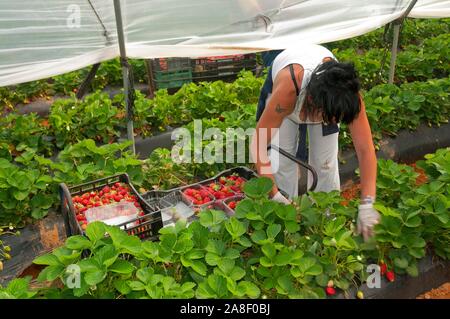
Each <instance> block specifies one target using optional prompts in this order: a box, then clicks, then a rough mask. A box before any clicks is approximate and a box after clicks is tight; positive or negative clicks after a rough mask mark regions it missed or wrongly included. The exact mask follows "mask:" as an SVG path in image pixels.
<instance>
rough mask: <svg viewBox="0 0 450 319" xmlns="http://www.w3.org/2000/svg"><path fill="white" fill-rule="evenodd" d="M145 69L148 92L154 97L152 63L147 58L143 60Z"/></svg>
mask: <svg viewBox="0 0 450 319" xmlns="http://www.w3.org/2000/svg"><path fill="white" fill-rule="evenodd" d="M144 64H145V70H146V71H147V78H148V94H149V97H150V98H151V99H153V98H154V97H155V83H154V81H153V65H152V61H151V60H149V59H145V60H144Z"/></svg>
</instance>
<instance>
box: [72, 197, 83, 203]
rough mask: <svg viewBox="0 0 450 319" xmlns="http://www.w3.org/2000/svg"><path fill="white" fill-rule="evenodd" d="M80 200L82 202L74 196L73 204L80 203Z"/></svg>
mask: <svg viewBox="0 0 450 319" xmlns="http://www.w3.org/2000/svg"><path fill="white" fill-rule="evenodd" d="M81 200H82V199H81V198H80V196H74V197H73V202H74V203H80V202H81Z"/></svg>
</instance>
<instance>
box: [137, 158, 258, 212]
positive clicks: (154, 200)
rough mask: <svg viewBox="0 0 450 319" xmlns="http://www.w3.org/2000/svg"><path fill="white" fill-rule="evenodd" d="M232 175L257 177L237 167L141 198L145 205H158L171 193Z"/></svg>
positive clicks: (253, 173) (152, 192)
mask: <svg viewBox="0 0 450 319" xmlns="http://www.w3.org/2000/svg"><path fill="white" fill-rule="evenodd" d="M234 173H237V174H238V175H239V176H241V177H242V178H244V179H246V180H250V179H251V178H255V177H258V174H257V173H256V172H254V171H253V170H251V169H249V168H248V167H245V166H238V167H234V168H230V169H227V170H224V171H222V172H220V173H219V174H217V175H216V176H214V177H211V178H208V179H206V180H203V181H201V182H199V183H193V184H190V185H186V186H180V187H177V188H173V189H170V190H166V191H157V190H153V191H149V192H147V193H144V194H142V195H141V196H142V198H143V199H144V200H145V201H146V202H147V203H149V204H152V205H158V204H157V203H158V201H160V199H161V198H163V197H164V196H167V195H169V194H170V193H172V192H175V191H183V190H184V189H186V188H195V187H201V186H203V185H208V184H209V183H211V182H214V181H217V180H219V179H220V177H222V176H225V177H226V176H230V175H232V174H234ZM237 196H238V195H237ZM204 205H207V204H204ZM200 206H201V205H200Z"/></svg>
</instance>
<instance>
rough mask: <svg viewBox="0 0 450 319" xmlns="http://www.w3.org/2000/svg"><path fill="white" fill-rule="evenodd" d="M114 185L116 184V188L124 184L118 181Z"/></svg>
mask: <svg viewBox="0 0 450 319" xmlns="http://www.w3.org/2000/svg"><path fill="white" fill-rule="evenodd" d="M114 186H116V188H119V187H121V186H122V184H121V183H119V182H117V183H114Z"/></svg>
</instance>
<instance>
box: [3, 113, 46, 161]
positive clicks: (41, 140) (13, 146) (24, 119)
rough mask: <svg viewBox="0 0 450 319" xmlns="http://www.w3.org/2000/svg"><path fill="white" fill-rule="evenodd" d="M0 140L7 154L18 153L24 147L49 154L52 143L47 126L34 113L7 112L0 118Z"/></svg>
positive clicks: (23, 149) (44, 154) (24, 148)
mask: <svg viewBox="0 0 450 319" xmlns="http://www.w3.org/2000/svg"><path fill="white" fill-rule="evenodd" d="M0 126H1V127H2V130H1V131H0V142H1V143H2V144H6V145H7V148H8V149H9V152H8V153H9V154H10V155H11V156H13V157H15V156H18V155H20V154H21V153H22V152H24V151H25V150H26V149H29V148H31V149H34V150H35V151H36V152H38V153H39V154H41V155H43V156H51V155H52V153H53V144H52V143H51V138H50V136H49V135H50V134H48V130H47V128H46V127H45V126H44V125H43V124H42V120H41V119H40V118H39V116H37V115H36V114H35V113H31V114H28V115H18V114H14V113H12V114H9V115H8V116H6V117H3V118H0Z"/></svg>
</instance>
